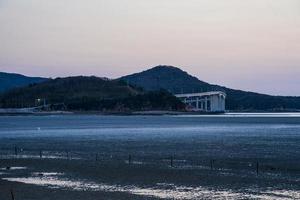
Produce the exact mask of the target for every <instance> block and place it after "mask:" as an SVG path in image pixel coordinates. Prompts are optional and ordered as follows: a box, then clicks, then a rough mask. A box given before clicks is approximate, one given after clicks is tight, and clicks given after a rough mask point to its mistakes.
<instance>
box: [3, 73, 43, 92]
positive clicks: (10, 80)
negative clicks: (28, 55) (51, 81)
mask: <svg viewBox="0 0 300 200" xmlns="http://www.w3.org/2000/svg"><path fill="white" fill-rule="evenodd" d="M46 80H48V79H47V78H40V77H28V76H23V75H21V74H13V73H5V72H0V93H1V92H5V91H8V90H10V89H12V88H17V87H23V86H27V85H29V84H32V83H41V82H43V81H46Z"/></svg>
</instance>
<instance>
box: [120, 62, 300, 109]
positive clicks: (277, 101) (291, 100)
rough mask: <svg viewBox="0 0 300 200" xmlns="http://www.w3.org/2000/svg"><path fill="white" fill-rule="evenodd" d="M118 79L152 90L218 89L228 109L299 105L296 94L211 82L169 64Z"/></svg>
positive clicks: (280, 107)
mask: <svg viewBox="0 0 300 200" xmlns="http://www.w3.org/2000/svg"><path fill="white" fill-rule="evenodd" d="M120 79H121V80H124V81H126V82H128V83H129V84H132V85H136V86H139V87H142V88H144V89H145V90H149V91H155V90H159V89H161V88H163V89H166V90H168V91H169V92H171V93H173V94H178V93H190V92H191V93H192V92H205V91H212V90H221V91H224V92H226V93H227V98H226V109H228V110H239V111H256V110H257V111H281V110H295V109H300V97H284V96H271V95H265V94H258V93H254V92H246V91H241V90H234V89H230V88H226V87H223V86H219V85H212V84H209V83H206V82H204V81H201V80H199V79H198V78H196V77H194V76H191V75H189V74H188V73H187V72H185V71H182V70H181V69H179V68H176V67H172V66H157V67H154V68H152V69H149V70H146V71H143V72H140V73H135V74H132V75H128V76H124V77H121V78H120Z"/></svg>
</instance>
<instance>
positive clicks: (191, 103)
mask: <svg viewBox="0 0 300 200" xmlns="http://www.w3.org/2000/svg"><path fill="white" fill-rule="evenodd" d="M175 96H176V97H177V98H179V99H180V100H181V101H182V102H183V103H185V104H186V105H187V106H188V109H190V110H192V111H201V112H225V99H226V94H225V93H224V92H221V91H212V92H203V93H190V94H176V95H175Z"/></svg>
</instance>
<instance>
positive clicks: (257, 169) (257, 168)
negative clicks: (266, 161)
mask: <svg viewBox="0 0 300 200" xmlns="http://www.w3.org/2000/svg"><path fill="white" fill-rule="evenodd" d="M258 171H259V163H258V162H256V175H258Z"/></svg>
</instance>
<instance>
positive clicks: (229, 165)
mask: <svg viewBox="0 0 300 200" xmlns="http://www.w3.org/2000/svg"><path fill="white" fill-rule="evenodd" d="M26 153H27V154H26ZM0 158H2V159H11V158H14V159H22V158H23V159H24V158H35V159H38V158H39V159H52V158H53V159H67V160H71V159H80V160H94V161H96V162H101V163H105V162H116V161H117V162H121V163H127V164H128V165H133V164H144V165H146V164H148V165H164V166H168V167H171V168H180V167H192V168H193V167H194V168H199V167H200V168H203V169H207V170H211V171H215V170H218V171H222V170H225V169H229V170H245V169H246V170H250V171H253V172H255V173H256V175H257V176H258V175H259V174H261V173H263V172H265V171H272V172H275V171H276V172H283V171H284V172H297V173H298V172H300V163H298V162H297V164H296V166H297V167H292V166H293V165H290V164H289V165H287V164H285V165H284V166H282V163H280V164H279V163H276V164H274V163H270V161H264V162H262V161H257V160H253V159H249V161H234V160H230V159H216V158H214V159H212V158H211V159H207V158H200V157H199V159H195V158H194V159H180V158H182V157H178V158H177V157H176V155H171V156H153V155H152V156H141V155H138V154H137V155H133V154H128V155H127V158H126V154H124V153H121V155H120V154H116V153H115V154H110V153H98V152H93V153H91V152H79V151H75V150H74V151H70V150H61V149H60V150H53V149H51V150H50V149H48V150H47V149H33V148H32V149H29V148H26V149H23V148H19V147H17V146H15V147H14V148H13V149H12V148H0ZM176 158H177V159H176ZM243 160H245V159H243Z"/></svg>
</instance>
